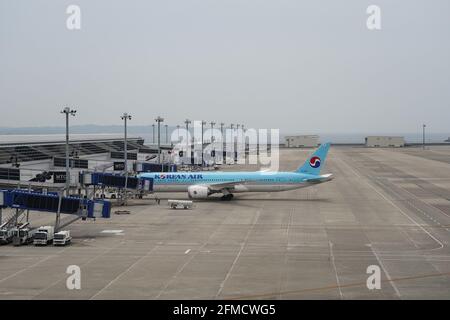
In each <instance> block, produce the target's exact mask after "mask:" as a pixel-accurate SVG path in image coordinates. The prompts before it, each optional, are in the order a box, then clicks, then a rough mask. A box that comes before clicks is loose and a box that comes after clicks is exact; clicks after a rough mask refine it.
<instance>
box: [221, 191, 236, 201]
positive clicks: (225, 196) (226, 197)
mask: <svg viewBox="0 0 450 320" xmlns="http://www.w3.org/2000/svg"><path fill="white" fill-rule="evenodd" d="M221 199H222V200H226V201H229V200H231V199H233V194H231V193H228V194H224V195H223V196H222V198H221Z"/></svg>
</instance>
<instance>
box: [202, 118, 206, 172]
mask: <svg viewBox="0 0 450 320" xmlns="http://www.w3.org/2000/svg"><path fill="white" fill-rule="evenodd" d="M205 124H206V121H204V120H202V167H203V127H204V126H205Z"/></svg>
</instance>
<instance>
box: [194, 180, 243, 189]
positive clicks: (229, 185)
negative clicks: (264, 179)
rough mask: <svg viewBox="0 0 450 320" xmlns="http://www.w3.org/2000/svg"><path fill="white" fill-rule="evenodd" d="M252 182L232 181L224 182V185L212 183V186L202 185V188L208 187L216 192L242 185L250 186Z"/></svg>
mask: <svg viewBox="0 0 450 320" xmlns="http://www.w3.org/2000/svg"><path fill="white" fill-rule="evenodd" d="M251 181H252V180H241V181H232V182H222V183H211V184H206V183H204V184H201V185H202V186H205V187H208V188H209V189H211V190H214V191H221V190H223V189H233V188H234V187H235V186H237V185H240V184H248V183H250V182H251Z"/></svg>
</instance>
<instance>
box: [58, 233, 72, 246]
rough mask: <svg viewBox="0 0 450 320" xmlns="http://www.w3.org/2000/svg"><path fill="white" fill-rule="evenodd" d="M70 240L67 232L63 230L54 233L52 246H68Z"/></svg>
mask: <svg viewBox="0 0 450 320" xmlns="http://www.w3.org/2000/svg"><path fill="white" fill-rule="evenodd" d="M71 240H72V237H71V236H70V231H69V230H63V231H60V232H57V233H55V237H54V238H53V245H54V246H65V245H66V244H69V243H70V242H71Z"/></svg>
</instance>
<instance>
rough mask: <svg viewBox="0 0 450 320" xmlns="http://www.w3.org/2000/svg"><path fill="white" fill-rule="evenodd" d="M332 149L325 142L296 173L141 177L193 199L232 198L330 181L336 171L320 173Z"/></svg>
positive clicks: (154, 174) (160, 188) (159, 189)
mask: <svg viewBox="0 0 450 320" xmlns="http://www.w3.org/2000/svg"><path fill="white" fill-rule="evenodd" d="M329 148H330V144H329V143H325V144H322V145H321V146H320V147H319V148H318V149H317V150H316V151H315V152H314V153H313V154H312V155H311V156H310V157H309V158H308V159H307V160H306V162H305V163H304V164H303V165H302V166H300V167H299V168H298V169H297V170H295V171H293V172H267V171H255V172H246V171H242V172H217V171H215V172H151V173H150V172H149V173H142V174H141V175H140V176H139V178H141V179H146V178H147V179H149V178H153V190H154V191H155V192H187V194H188V196H189V198H191V199H206V198H208V197H209V196H210V195H212V194H215V193H221V194H222V195H223V196H222V199H223V200H231V199H232V198H233V193H242V192H277V191H286V190H293V189H298V188H303V187H308V186H310V185H315V184H319V183H323V182H326V181H330V180H331V179H332V174H324V175H321V174H320V171H321V169H322V167H323V166H324V165H325V159H326V157H327V153H328V149H329Z"/></svg>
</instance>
